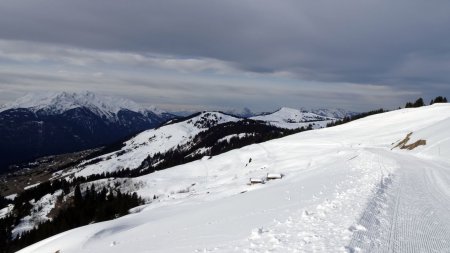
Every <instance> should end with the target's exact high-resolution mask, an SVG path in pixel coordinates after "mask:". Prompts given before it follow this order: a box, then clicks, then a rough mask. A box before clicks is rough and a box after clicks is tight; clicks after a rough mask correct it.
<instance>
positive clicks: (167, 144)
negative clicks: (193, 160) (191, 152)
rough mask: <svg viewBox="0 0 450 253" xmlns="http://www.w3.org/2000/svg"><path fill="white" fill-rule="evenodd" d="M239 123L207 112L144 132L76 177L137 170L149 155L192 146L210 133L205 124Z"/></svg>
mask: <svg viewBox="0 0 450 253" xmlns="http://www.w3.org/2000/svg"><path fill="white" fill-rule="evenodd" d="M239 120H241V119H240V118H235V117H232V116H229V115H226V114H223V113H220V112H203V113H201V114H200V115H198V116H196V117H193V118H191V119H189V120H185V121H182V122H178V123H174V124H170V125H164V126H162V127H160V128H157V129H150V130H147V131H144V132H142V133H140V134H138V135H137V136H135V137H134V138H132V139H130V140H128V141H127V142H126V143H125V146H124V147H123V148H122V149H121V150H119V151H116V152H113V153H109V154H106V155H103V156H101V157H100V158H101V159H103V161H100V162H98V163H94V164H90V165H86V164H88V163H89V162H90V161H86V162H85V163H83V164H81V165H80V166H79V168H77V169H76V171H77V172H76V176H88V175H92V174H97V173H103V172H113V171H117V170H121V169H125V168H129V169H136V168H137V167H138V166H139V165H141V163H142V161H143V160H144V159H145V158H146V157H147V156H149V155H150V156H151V155H153V154H155V153H158V152H160V153H163V152H165V151H168V150H170V149H172V148H174V147H176V146H177V145H180V146H181V145H184V144H186V143H189V142H190V141H191V140H192V138H194V137H195V136H196V135H197V134H198V133H200V132H201V131H204V130H207V128H208V127H207V126H206V125H203V123H206V122H210V123H212V124H213V125H218V124H222V123H226V122H236V121H239ZM72 172H73V171H71V172H69V173H72Z"/></svg>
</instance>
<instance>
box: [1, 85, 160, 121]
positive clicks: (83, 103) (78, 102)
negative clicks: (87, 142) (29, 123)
mask: <svg viewBox="0 0 450 253" xmlns="http://www.w3.org/2000/svg"><path fill="white" fill-rule="evenodd" d="M79 107H86V108H88V109H90V110H91V111H92V112H94V113H96V114H97V115H100V116H105V117H107V118H114V115H115V114H117V113H118V112H119V111H120V110H130V111H133V112H139V113H146V112H148V111H152V112H154V113H156V114H161V113H162V111H161V110H159V109H157V108H155V107H145V108H144V107H143V106H141V105H139V104H137V103H135V102H133V101H131V100H127V99H124V98H117V97H111V96H102V95H98V94H95V93H93V92H90V91H84V92H79V93H69V92H41V93H39V92H38V93H32V94H31V93H30V94H27V95H25V96H23V97H21V98H19V99H17V100H16V101H14V102H12V103H9V104H5V105H3V106H0V112H2V111H6V110H9V109H18V108H26V109H30V110H32V111H34V112H37V111H39V110H42V111H44V112H45V113H47V114H61V113H63V112H65V111H68V110H70V109H74V108H79Z"/></svg>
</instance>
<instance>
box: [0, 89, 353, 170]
mask: <svg viewBox="0 0 450 253" xmlns="http://www.w3.org/2000/svg"><path fill="white" fill-rule="evenodd" d="M234 113H236V114H237V116H236V117H238V118H249V119H252V120H258V121H261V122H264V123H265V124H269V125H272V126H275V127H279V128H285V129H298V128H301V127H304V128H306V127H308V126H309V125H310V124H311V127H312V128H321V127H324V126H326V124H327V123H328V122H330V121H333V120H336V119H339V118H341V117H344V116H345V115H348V114H349V113H348V112H346V111H344V110H326V109H322V110H319V111H317V112H307V111H304V110H297V109H291V108H285V107H283V108H281V109H279V110H277V111H275V112H273V113H269V114H264V115H260V116H255V114H254V113H252V112H251V111H250V110H249V109H248V108H244V109H243V110H242V111H234ZM174 118H180V116H175V115H174V114H171V113H169V112H165V111H162V110H160V109H157V108H155V107H152V106H150V107H143V106H141V105H139V104H137V103H135V102H133V101H130V100H126V99H123V98H117V97H109V96H102V95H98V94H95V93H93V92H89V91H86V92H80V93H68V92H53V93H36V94H28V95H26V96H24V97H21V98H19V99H17V100H16V101H14V102H12V103H9V104H6V105H3V106H1V107H0V132H1V133H2V134H1V135H0V153H1V154H2V159H1V160H0V172H2V171H6V170H7V168H8V167H9V166H11V165H13V164H19V163H24V162H28V161H32V160H34V159H36V158H38V157H42V156H47V155H58V154H64V153H70V152H76V151H81V150H85V149H91V148H96V147H100V146H104V145H109V144H112V143H115V142H118V141H121V140H126V139H127V138H129V137H131V136H133V135H135V134H137V133H139V132H142V131H144V130H147V129H152V128H155V127H158V126H160V125H161V124H163V123H164V122H166V121H168V120H171V119H174Z"/></svg>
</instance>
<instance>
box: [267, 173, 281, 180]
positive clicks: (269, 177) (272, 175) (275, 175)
mask: <svg viewBox="0 0 450 253" xmlns="http://www.w3.org/2000/svg"><path fill="white" fill-rule="evenodd" d="M283 176H284V175H283V174H281V173H267V176H266V179H267V180H274V179H282V178H283Z"/></svg>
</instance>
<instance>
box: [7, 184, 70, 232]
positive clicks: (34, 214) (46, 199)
mask: <svg viewBox="0 0 450 253" xmlns="http://www.w3.org/2000/svg"><path fill="white" fill-rule="evenodd" d="M62 193H63V192H62V190H57V191H56V192H55V193H53V194H50V193H49V194H46V195H45V196H43V197H42V198H41V199H39V200H38V201H35V200H32V201H30V204H31V205H32V206H33V208H31V212H30V215H27V216H25V217H24V218H22V219H21V220H20V223H19V224H18V225H17V226H16V227H14V229H13V230H12V237H13V238H15V237H16V236H17V235H20V234H22V233H23V232H26V231H30V230H32V229H33V228H34V227H36V226H38V225H39V224H41V223H43V222H45V221H47V220H49V219H50V218H49V217H48V216H47V215H48V214H49V213H50V211H51V210H52V209H53V208H54V207H55V204H56V200H57V198H58V197H59V196H60V195H61V194H62Z"/></svg>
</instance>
